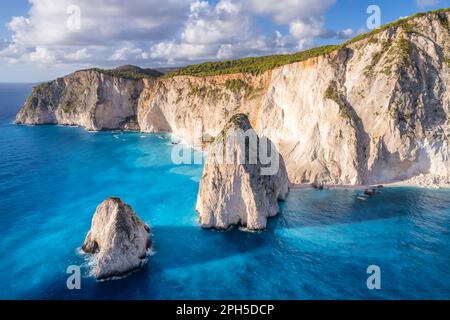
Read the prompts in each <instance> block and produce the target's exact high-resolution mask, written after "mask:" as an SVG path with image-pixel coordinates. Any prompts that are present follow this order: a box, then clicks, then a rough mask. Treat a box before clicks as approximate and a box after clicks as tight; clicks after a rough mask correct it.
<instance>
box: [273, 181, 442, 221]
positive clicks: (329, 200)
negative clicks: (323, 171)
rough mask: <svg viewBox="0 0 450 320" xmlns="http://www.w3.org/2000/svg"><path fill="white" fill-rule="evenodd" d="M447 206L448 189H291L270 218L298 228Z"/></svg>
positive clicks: (385, 217)
mask: <svg viewBox="0 0 450 320" xmlns="http://www.w3.org/2000/svg"><path fill="white" fill-rule="evenodd" d="M448 207H450V199H449V198H448V191H447V192H446V190H442V191H441V192H440V191H436V190H426V189H419V188H407V187H402V188H400V187H398V188H397V187H396V188H384V189H382V190H381V191H380V193H379V194H377V195H375V196H373V197H366V198H365V197H364V195H363V192H362V191H361V190H353V189H332V190H324V191H316V190H308V189H306V190H304V189H301V190H299V189H297V190H292V191H291V193H290V195H289V199H288V201H287V202H286V203H283V204H282V208H283V213H282V214H281V215H280V217H279V218H277V219H275V220H273V221H271V225H272V226H273V227H274V228H280V227H281V228H301V227H310V226H326V225H335V224H351V223H361V222H366V221H373V220H384V219H392V218H398V217H405V216H411V217H413V216H415V215H420V214H422V211H421V210H418V209H420V208H424V209H425V208H426V212H427V214H432V213H434V212H439V211H442V210H445V209H447V208H448Z"/></svg>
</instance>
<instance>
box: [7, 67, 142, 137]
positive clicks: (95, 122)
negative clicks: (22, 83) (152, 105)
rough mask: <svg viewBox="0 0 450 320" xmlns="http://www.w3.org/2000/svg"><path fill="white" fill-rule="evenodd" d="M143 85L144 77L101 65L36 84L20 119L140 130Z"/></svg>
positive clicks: (19, 121)
mask: <svg viewBox="0 0 450 320" xmlns="http://www.w3.org/2000/svg"><path fill="white" fill-rule="evenodd" d="M117 75H122V76H125V75H128V77H122V76H120V77H119V76H117ZM143 88H144V82H143V80H142V79H140V78H139V77H133V76H132V74H129V73H123V71H122V69H120V68H119V69H118V71H117V74H116V73H113V72H107V71H103V70H100V69H91V70H82V71H78V72H75V73H73V74H71V75H69V76H67V77H64V78H60V79H57V80H55V81H52V82H49V83H44V84H41V85H39V86H37V87H35V88H34V89H33V93H32V95H31V97H30V98H29V99H28V100H27V101H26V103H25V105H24V107H23V108H22V109H21V110H20V112H19V114H18V115H17V117H16V123H18V124H61V125H70V126H72V125H75V126H81V127H84V128H86V129H87V130H92V131H99V130H112V129H120V130H139V124H138V122H137V106H138V100H139V97H140V94H141V92H142V90H143Z"/></svg>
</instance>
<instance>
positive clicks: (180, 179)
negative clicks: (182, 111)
mask: <svg viewBox="0 0 450 320" xmlns="http://www.w3.org/2000/svg"><path fill="white" fill-rule="evenodd" d="M30 88H31V86H29V85H1V86H0V289H1V290H0V298H1V299H13V298H18V299H449V298H450V191H449V190H422V189H417V188H385V189H384V190H383V191H382V193H381V194H380V195H378V196H376V197H373V198H370V199H368V200H367V201H363V200H360V199H358V196H359V195H360V191H356V190H325V191H322V192H320V191H314V190H292V191H291V193H290V196H289V199H288V201H287V202H286V203H285V204H284V205H283V213H282V214H281V215H280V216H279V217H277V218H274V219H272V220H271V221H270V223H269V227H268V230H267V231H266V232H262V233H246V232H241V231H239V230H232V231H229V232H215V231H208V230H202V229H201V228H199V226H198V224H197V217H196V213H195V210H194V208H195V201H196V196H197V190H198V184H199V179H200V177H201V174H202V167H201V166H195V165H191V166H176V165H174V164H172V162H171V160H170V159H171V158H170V154H171V148H172V145H171V144H170V137H169V136H164V137H160V136H158V135H147V134H139V133H120V132H100V133H89V132H86V131H84V130H83V129H79V128H68V127H59V126H36V127H26V126H16V125H14V124H13V120H14V114H15V112H16V111H17V110H18V108H19V107H20V105H21V104H22V103H23V102H24V101H25V99H26V97H27V95H28V94H29V92H30ZM108 196H118V197H121V198H122V199H123V200H124V201H126V202H127V203H129V204H130V205H131V206H132V207H133V208H134V209H135V211H136V212H137V214H138V215H139V216H140V217H141V218H142V219H143V220H144V221H145V222H147V223H148V224H150V225H151V226H152V233H153V241H154V251H155V252H154V255H153V256H151V257H150V258H149V263H148V264H147V265H146V266H145V267H144V268H143V269H142V270H140V272H138V273H135V274H133V275H131V276H129V277H128V278H126V279H123V280H119V281H108V282H100V283H98V282H96V281H95V280H94V279H93V278H90V277H89V276H88V268H87V267H86V263H85V259H84V257H82V256H81V255H79V253H78V248H79V247H80V246H81V244H82V243H83V240H84V237H85V236H86V233H87V231H88V230H89V227H90V222H91V218H92V215H93V213H94V211H95V208H96V206H97V205H98V204H99V203H101V202H102V201H103V200H104V199H105V198H106V197H108ZM69 265H80V266H82V270H83V278H82V283H81V284H82V289H81V290H75V291H70V290H68V289H67V287H66V279H67V277H68V275H67V274H66V269H67V267H68V266H69ZM370 265H377V266H379V267H380V268H381V286H382V288H381V290H375V291H371V290H369V289H368V288H367V286H366V280H367V278H368V276H369V275H368V274H367V272H366V271H367V267H368V266H370Z"/></svg>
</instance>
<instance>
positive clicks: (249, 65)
mask: <svg viewBox="0 0 450 320" xmlns="http://www.w3.org/2000/svg"><path fill="white" fill-rule="evenodd" d="M447 12H450V8H446V9H440V10H435V11H430V12H426V13H418V14H415V15H413V16H410V17H407V18H404V19H400V20H398V21H395V22H392V23H389V24H386V25H383V26H381V27H380V28H378V29H374V30H372V31H370V32H368V33H364V34H361V35H359V36H357V37H355V38H353V39H351V40H349V41H347V42H345V43H344V44H342V45H329V46H323V47H319V48H314V49H310V50H307V51H302V52H298V53H294V54H284V55H272V56H263V57H250V58H243V59H238V60H227V61H219V62H206V63H201V64H195V65H190V66H187V67H184V68H180V69H178V70H176V71H173V72H170V73H168V74H166V75H165V76H164V77H166V78H171V77H175V76H195V77H205V76H216V75H224V74H234V73H248V74H261V73H264V72H266V71H268V70H272V69H275V68H277V67H281V66H284V65H287V64H291V63H295V62H301V61H304V60H307V59H310V58H314V57H318V56H323V55H326V54H329V53H331V52H333V51H335V50H337V49H340V48H344V47H346V46H348V45H350V44H353V43H355V42H358V41H361V40H364V39H370V41H372V42H375V41H376V39H375V38H374V36H375V35H377V34H378V33H381V32H383V31H385V30H387V29H389V28H397V27H402V28H403V29H404V31H405V32H406V33H418V32H417V31H416V30H414V26H413V25H412V24H411V23H410V22H411V20H413V19H415V18H418V17H422V16H425V15H427V14H435V15H437V17H438V19H439V21H440V23H441V24H442V25H444V26H447V27H448V20H447V19H446V16H445V13H447ZM404 48H406V47H404ZM378 58H380V57H374V60H375V61H374V63H376V62H377V61H376V60H377V59H378Z"/></svg>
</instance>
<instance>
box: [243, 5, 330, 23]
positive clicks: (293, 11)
mask: <svg viewBox="0 0 450 320" xmlns="http://www.w3.org/2000/svg"><path fill="white" fill-rule="evenodd" d="M246 1H247V3H248V5H249V7H250V8H251V9H252V10H253V11H254V12H256V13H258V14H263V15H267V16H270V17H272V18H273V20H274V21H275V22H276V23H279V24H287V23H291V22H292V21H296V20H305V19H309V18H311V17H319V16H322V15H323V13H324V12H325V11H326V10H327V9H328V8H330V7H331V5H333V4H334V3H335V2H336V0H321V1H317V0H277V1H273V0H246Z"/></svg>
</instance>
